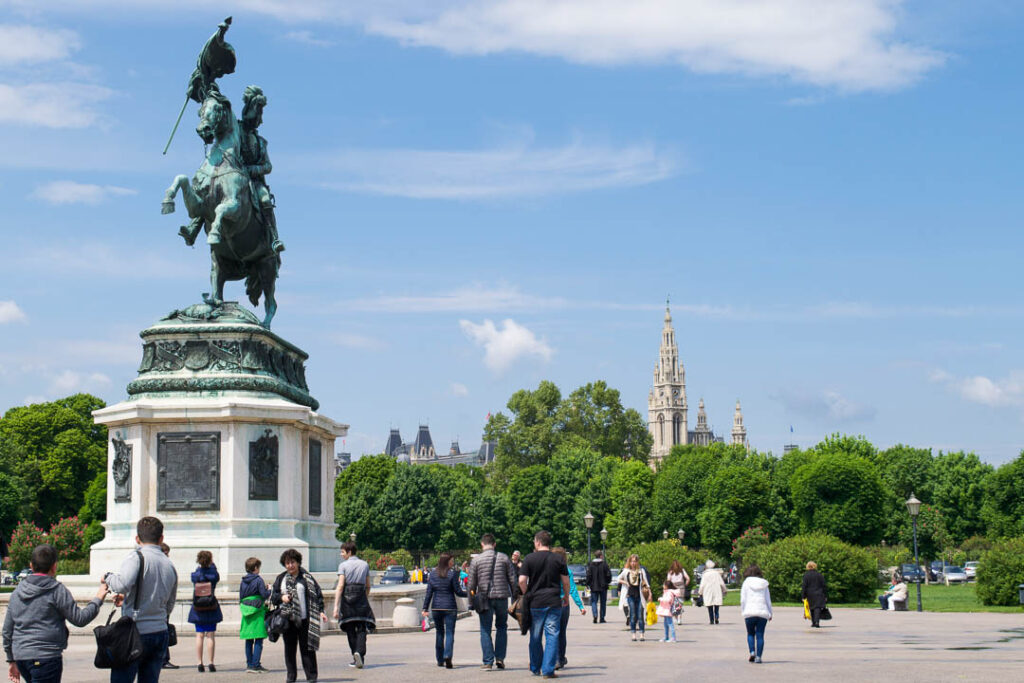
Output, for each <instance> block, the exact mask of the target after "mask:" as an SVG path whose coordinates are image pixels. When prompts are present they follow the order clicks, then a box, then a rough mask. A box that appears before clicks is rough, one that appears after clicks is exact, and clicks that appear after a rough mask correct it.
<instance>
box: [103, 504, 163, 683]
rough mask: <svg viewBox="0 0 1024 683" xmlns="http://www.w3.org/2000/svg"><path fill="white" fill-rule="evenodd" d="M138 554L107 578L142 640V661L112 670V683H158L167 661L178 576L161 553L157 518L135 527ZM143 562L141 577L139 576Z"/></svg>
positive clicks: (140, 521) (117, 602)
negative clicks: (168, 624)
mask: <svg viewBox="0 0 1024 683" xmlns="http://www.w3.org/2000/svg"><path fill="white" fill-rule="evenodd" d="M135 530H136V536H135V542H136V543H138V544H139V548H138V550H135V551H132V553H131V554H130V555H128V557H126V558H125V560H124V562H122V563H121V568H120V569H119V570H118V571H117V572H110V573H108V574H107V575H106V577H105V581H106V582H107V585H109V586H110V590H112V591H115V592H116V593H118V597H117V598H115V604H117V605H119V606H120V607H121V614H122V615H124V616H129V617H131V618H132V619H134V620H135V626H136V628H138V629H139V635H140V636H142V657H141V659H139V660H138V661H137V662H134V663H132V664H131V665H129V666H126V667H124V668H123V669H111V670H110V683H132V682H133V681H134V680H135V678H136V676H138V679H139V683H156V682H157V681H158V680H160V669H161V668H163V665H164V661H165V660H166V658H167V618H168V617H169V616H170V615H171V611H172V610H173V609H174V599H175V596H176V594H177V591H178V572H176V571H175V570H174V565H173V564H171V561H170V559H169V558H168V557H167V556H166V555H164V553H163V551H162V550H161V549H160V544H161V543H163V540H164V525H163V522H161V521H160V520H159V519H157V518H156V517H143V518H142V519H140V520H139V523H138V524H137V525H136V527H135ZM140 562H141V566H142V575H141V577H140V576H139V567H140Z"/></svg>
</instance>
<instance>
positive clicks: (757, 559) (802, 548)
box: [746, 533, 878, 603]
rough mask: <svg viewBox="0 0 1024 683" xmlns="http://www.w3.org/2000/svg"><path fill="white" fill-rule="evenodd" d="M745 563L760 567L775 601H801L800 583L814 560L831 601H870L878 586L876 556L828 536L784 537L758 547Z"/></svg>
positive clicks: (817, 534) (818, 534) (816, 534)
mask: <svg viewBox="0 0 1024 683" xmlns="http://www.w3.org/2000/svg"><path fill="white" fill-rule="evenodd" d="M746 560H747V563H748V564H757V565H759V566H760V567H761V570H762V571H763V572H764V576H765V578H766V579H768V581H769V582H770V583H771V592H772V598H773V599H775V600H793V601H799V600H800V583H801V581H802V580H803V576H804V572H805V571H806V568H807V562H808V561H811V560H813V561H814V562H817V563H818V571H820V572H821V573H822V574H823V575H824V576H825V585H826V586H827V587H828V597H829V600H830V601H831V602H835V603H843V602H859V601H862V600H868V599H870V598H871V596H872V595H873V594H874V591H875V588H876V587H877V586H878V563H877V560H876V559H875V557H874V556H873V555H872V554H871V553H870V552H869V551H867V550H865V549H864V548H858V547H855V546H852V545H849V544H847V543H844V542H842V541H840V540H839V539H838V538H836V537H834V536H829V535H828V534H822V533H815V534H805V535H803V536H791V537H789V538H784V539H782V540H781V541H775V542H774V543H769V544H768V545H762V546H759V547H757V548H755V549H754V550H752V551H751V552H750V554H749V556H748V557H747V558H746Z"/></svg>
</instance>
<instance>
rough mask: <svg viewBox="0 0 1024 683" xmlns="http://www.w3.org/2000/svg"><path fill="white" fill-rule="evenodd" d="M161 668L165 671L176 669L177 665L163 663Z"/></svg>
mask: <svg viewBox="0 0 1024 683" xmlns="http://www.w3.org/2000/svg"><path fill="white" fill-rule="evenodd" d="M163 668H165V669H177V668H178V665H177V664H171V663H170V662H164V666H163Z"/></svg>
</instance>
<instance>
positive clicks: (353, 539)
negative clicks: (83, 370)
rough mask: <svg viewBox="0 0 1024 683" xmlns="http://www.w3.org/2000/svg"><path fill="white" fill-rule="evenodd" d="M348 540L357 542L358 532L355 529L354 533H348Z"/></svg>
mask: <svg viewBox="0 0 1024 683" xmlns="http://www.w3.org/2000/svg"><path fill="white" fill-rule="evenodd" d="M348 540H350V541H352V542H353V543H355V542H356V532H354V531H353V532H352V533H350V534H349V535H348Z"/></svg>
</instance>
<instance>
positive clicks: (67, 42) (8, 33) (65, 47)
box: [0, 24, 80, 66]
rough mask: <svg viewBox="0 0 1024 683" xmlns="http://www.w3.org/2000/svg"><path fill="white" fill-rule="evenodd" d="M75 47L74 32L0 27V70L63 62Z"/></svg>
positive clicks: (77, 46)
mask: <svg viewBox="0 0 1024 683" xmlns="http://www.w3.org/2000/svg"><path fill="white" fill-rule="evenodd" d="M79 46H80V41H79V39H78V34H77V33H75V32H74V31H68V30H65V29H48V28H42V27H39V26H26V25H18V24H0V66H13V65H18V64H36V63H39V62H50V61H55V60H59V59H66V58H68V57H69V56H70V55H71V53H72V52H74V51H75V50H77V49H78V48H79Z"/></svg>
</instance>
